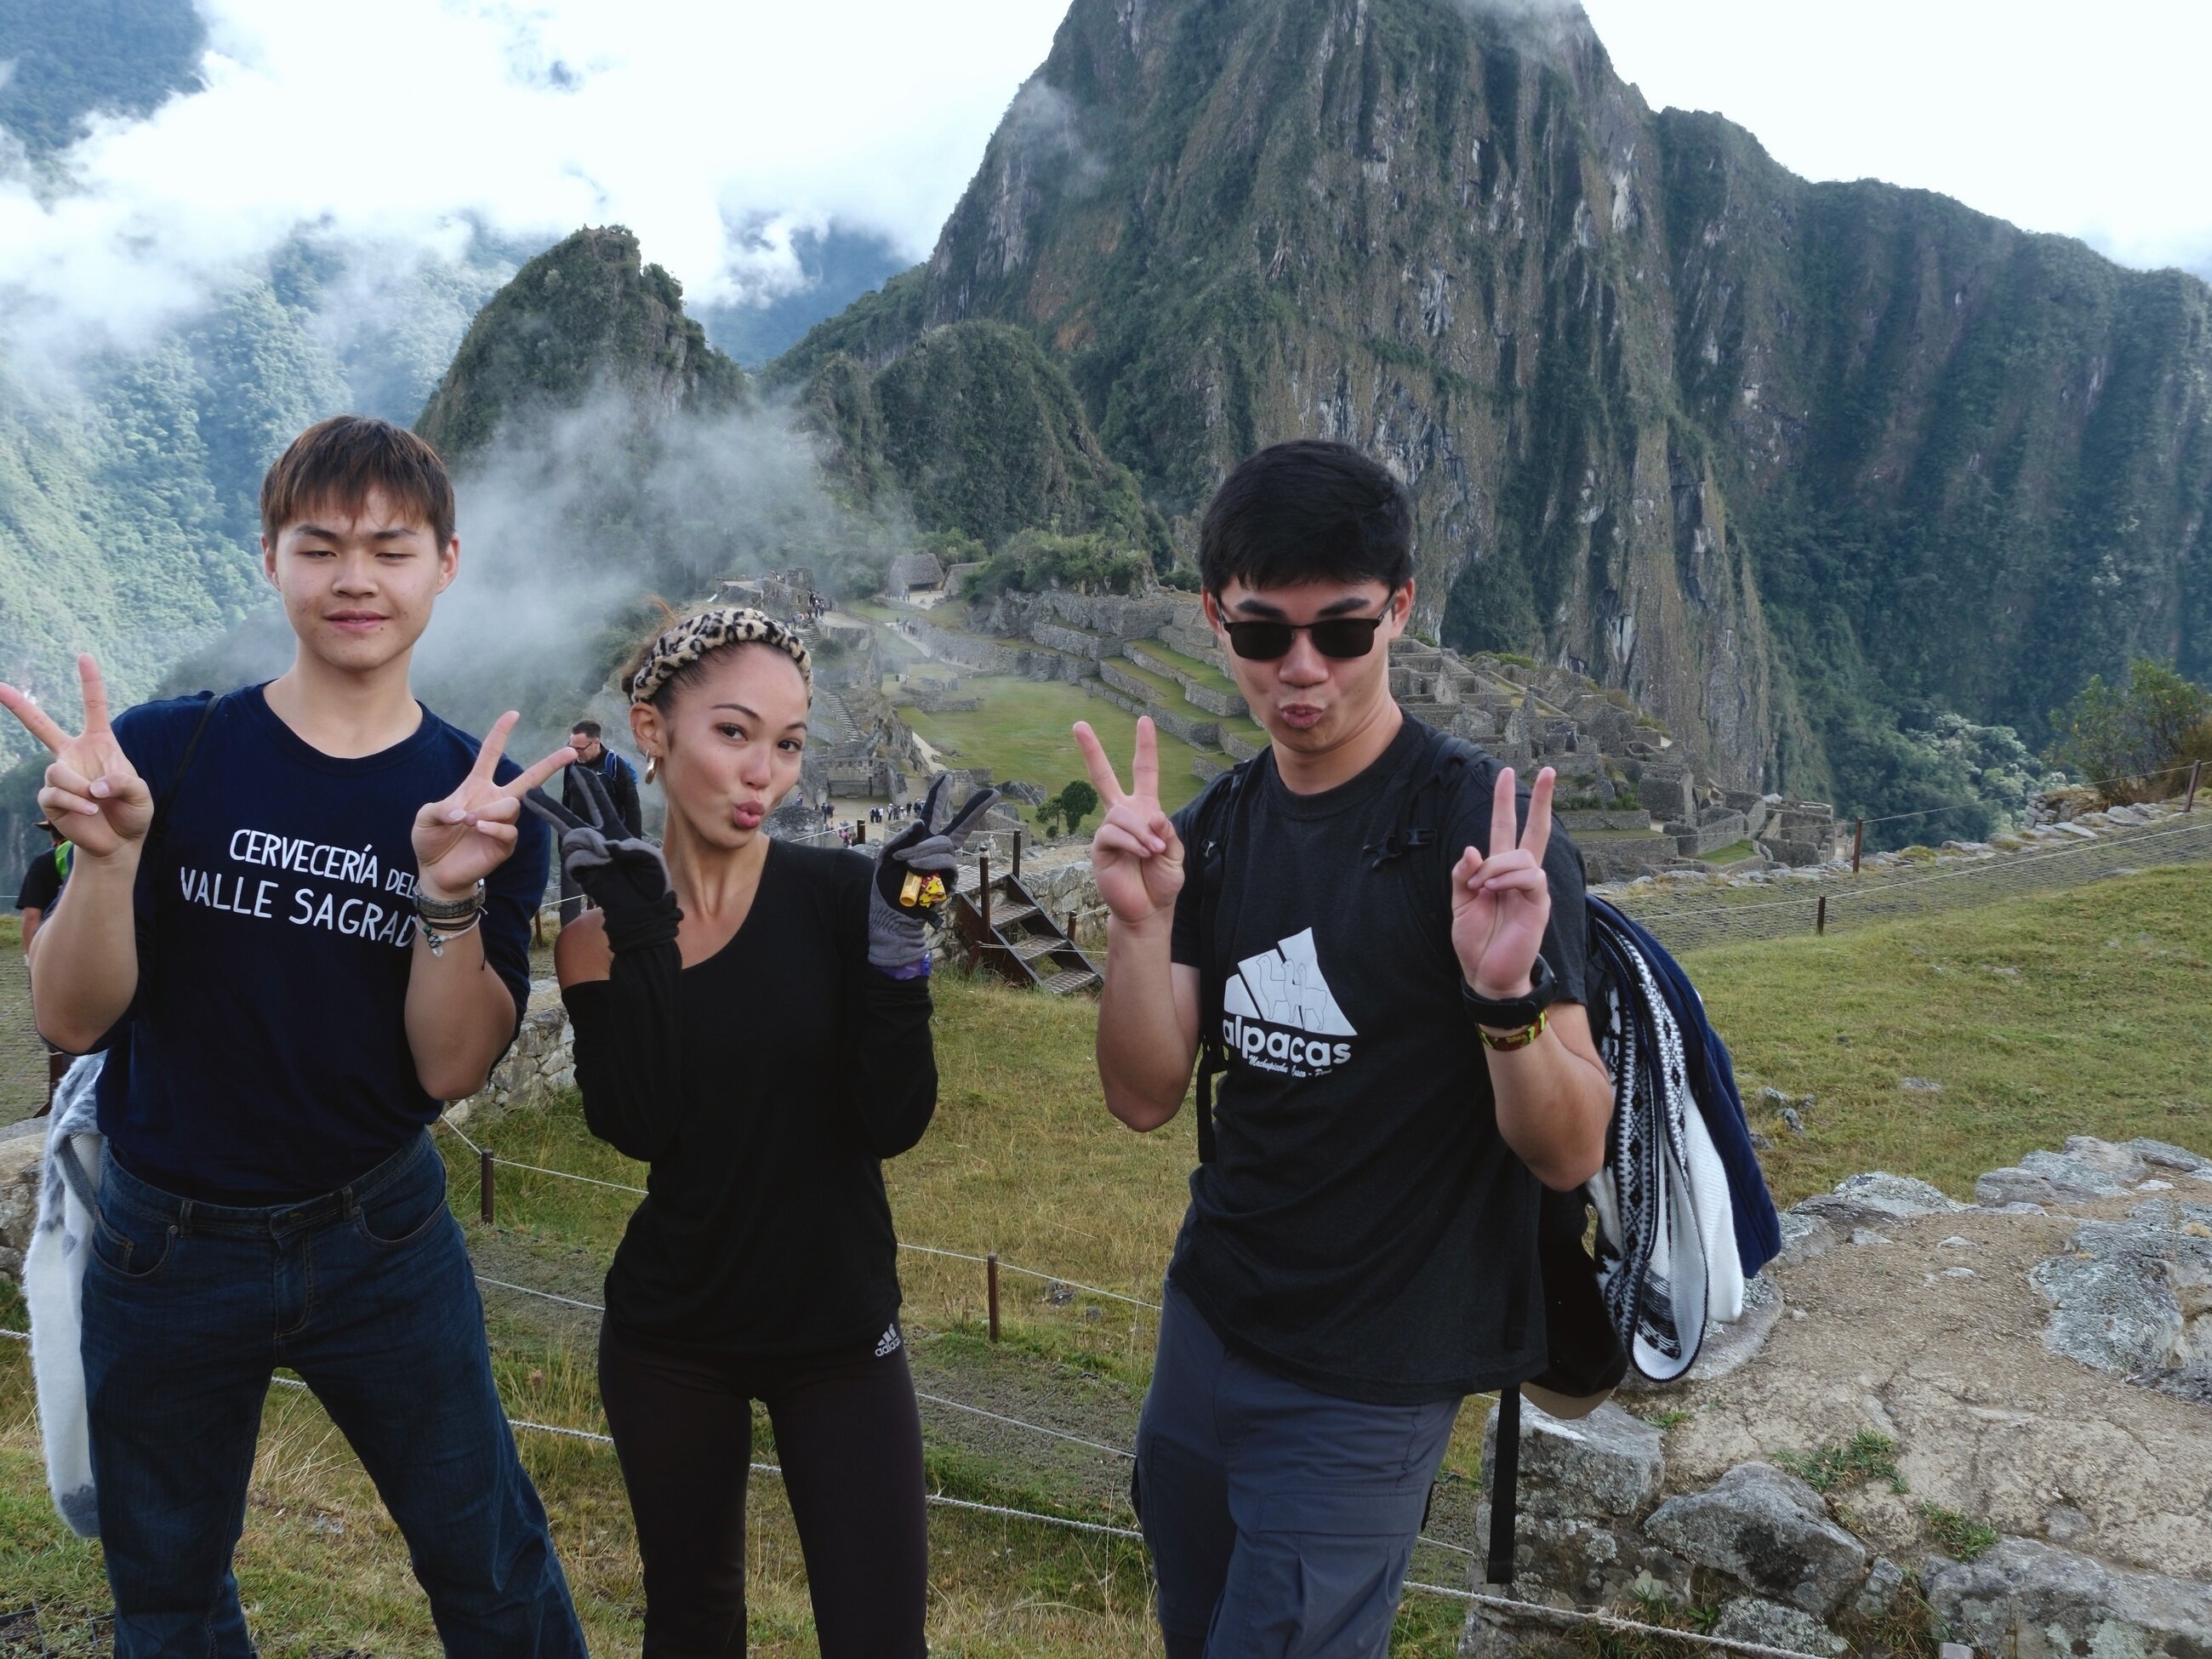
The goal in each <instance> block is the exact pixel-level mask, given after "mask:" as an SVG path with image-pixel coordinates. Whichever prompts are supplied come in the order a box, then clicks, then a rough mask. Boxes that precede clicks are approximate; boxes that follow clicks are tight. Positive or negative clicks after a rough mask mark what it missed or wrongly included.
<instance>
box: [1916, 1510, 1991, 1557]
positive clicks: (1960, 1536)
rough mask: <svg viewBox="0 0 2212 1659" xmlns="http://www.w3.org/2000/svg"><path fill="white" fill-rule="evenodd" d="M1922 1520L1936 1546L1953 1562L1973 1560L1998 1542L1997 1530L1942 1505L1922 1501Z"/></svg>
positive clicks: (1986, 1523)
mask: <svg viewBox="0 0 2212 1659" xmlns="http://www.w3.org/2000/svg"><path fill="white" fill-rule="evenodd" d="M1920 1519H1921V1521H1922V1522H1923V1523H1924V1524H1925V1525H1926V1527H1927V1528H1928V1535H1929V1537H1930V1538H1932V1539H1934V1540H1935V1541H1936V1547H1937V1548H1938V1549H1940V1550H1942V1552H1943V1553H1944V1554H1946V1555H1948V1556H1949V1557H1950V1558H1951V1559H1953V1560H1954V1561H1971V1560H1972V1559H1974V1558H1975V1557H1976V1556H1978V1555H1979V1554H1981V1553H1982V1552H1983V1551H1984V1550H1986V1549H1988V1548H1989V1547H1990V1545H1992V1544H1994V1543H1996V1541H1997V1530H1996V1528H1995V1527H1992V1526H1990V1524H1989V1523H1988V1522H1984V1521H1976V1520H1974V1519H1972V1517H1971V1516H1965V1515H1961V1514H1960V1512H1959V1511H1958V1510H1947V1509H1945V1508H1944V1507H1943V1506H1942V1504H1922V1505H1921V1506H1920Z"/></svg>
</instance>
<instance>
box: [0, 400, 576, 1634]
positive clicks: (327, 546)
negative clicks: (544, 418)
mask: <svg viewBox="0 0 2212 1659" xmlns="http://www.w3.org/2000/svg"><path fill="white" fill-rule="evenodd" d="M261 518H262V532H263V534H262V562H263V568H264V572H265V573H266V574H267V575H268V577H269V580H270V581H271V582H272V583H273V584H274V585H275V586H276V590H277V592H279V594H281V595H282V597H283V605H284V609H285V612H286V614H287V616H288V617H289V620H290V622H291V624H292V628H293V631H294V633H295V635H297V636H298V641H299V643H298V648H297V652H296V654H295V658H294V660H293V664H292V666H291V667H290V668H289V670H287V671H285V672H284V673H283V674H282V675H280V676H279V677H278V678H276V679H274V680H271V681H270V682H269V683H268V684H265V685H254V686H246V687H244V688H242V689H240V690H235V691H231V692H228V693H227V694H225V695H223V696H219V697H213V698H210V696H209V695H208V694H207V693H204V692H203V693H201V694H200V695H199V696H192V697H180V698H176V699H173V700H171V701H168V702H154V703H147V704H143V705H141V706H140V707H138V708H133V709H131V710H129V711H128V712H127V713H125V714H123V715H122V716H121V717H120V718H119V719H118V720H116V721H115V722H114V725H113V726H112V727H111V726H110V725H109V723H108V718H107V708H106V694H105V692H104V690H103V689H102V687H101V684H100V673H99V670H98V669H97V667H96V666H95V665H94V663H93V661H92V659H91V658H89V657H83V658H80V659H78V667H79V671H80V673H81V675H82V681H83V690H84V729H83V731H82V733H81V734H80V735H77V736H75V737H72V736H70V735H69V734H68V733H67V732H64V731H63V730H62V729H61V728H60V727H59V726H57V725H56V724H55V723H54V721H53V720H52V719H50V718H49V717H48V716H47V715H46V714H44V713H43V712H42V711H40V709H39V708H37V706H36V705H35V704H33V702H31V701H30V700H29V699H28V698H27V697H26V696H24V695H23V694H22V693H21V692H18V691H15V690H12V689H10V688H8V687H0V703H4V705H5V706H6V707H7V708H9V710H10V711H11V712H13V713H14V714H15V716H16V717H17V718H18V719H19V720H21V721H22V723H23V724H24V726H27V728H28V729H29V730H30V732H31V733H32V735H33V736H34V737H36V738H39V739H40V741H41V742H42V743H44V744H46V746H47V747H48V748H49V749H50V750H52V751H53V756H54V759H53V763H52V765H51V766H49V767H48V768H47V769H46V784H45V787H43V788H41V789H40V792H39V804H40V806H41V807H42V808H43V809H44V810H45V811H46V814H47V815H48V816H49V817H51V818H52V820H53V822H54V823H57V824H58V825H60V826H61V827H62V829H63V830H64V833H65V834H66V835H67V836H68V837H69V839H70V841H71V842H74V843H75V845H76V864H75V868H74V869H73V870H72V872H71V874H70V884H69V889H68V892H67V894H66V896H65V897H64V902H62V903H61V904H60V905H59V906H58V907H57V908H55V910H54V911H53V913H52V915H51V916H49V917H48V918H47V920H46V925H45V926H44V927H41V928H40V930H39V935H38V938H37V939H36V940H35V942H34V943H33V946H32V949H31V953H30V966H31V994H32V1004H33V1011H34V1012H35V1014H36V1016H37V1018H38V1024H39V1029H40V1031H41V1032H42V1033H43V1034H44V1035H45V1036H46V1038H47V1040H48V1041H49V1042H53V1043H54V1044H56V1045H57V1046H58V1047H60V1048H65V1049H68V1050H70V1051H72V1052H75V1053H88V1052H91V1051H94V1050H98V1051H100V1052H102V1053H104V1054H105V1055H106V1061H105V1065H104V1068H103V1070H102V1073H101V1075H100V1084H99V1096H98V1100H99V1109H100V1129H101V1130H102V1132H103V1133H105V1134H106V1138H107V1157H106V1162H105V1164H104V1167H103V1169H102V1171H101V1176H100V1206H99V1214H98V1217H97V1221H96V1225H95V1227H94V1239H93V1243H92V1255H91V1260H90V1261H89V1262H88V1266H87V1271H86V1274H85V1282H84V1337H83V1355H84V1366H85V1381H86V1386H87V1391H88V1404H89V1413H90V1428H91V1449H92V1465H93V1473H94V1484H95V1486H96V1503H97V1515H98V1522H99V1528H100V1536H101V1539H102V1541H103V1543H104V1546H105V1548H106V1565H107V1575H108V1583H109V1587H110V1589H111V1590H112V1594H113V1596H114V1600H115V1646H116V1651H117V1653H118V1655H120V1656H124V1659H143V1656H155V1655H159V1656H169V1655H177V1656H184V1655H187V1654H189V1655H191V1656H194V1659H203V1656H207V1655H210V1654H214V1655H217V1656H221V1659H233V1656H246V1655H250V1654H252V1651H253V1646H252V1640H251V1638H249V1637H248V1635H247V1633H246V1620H245V1615H244V1613H243V1611H242V1609H241V1607H240V1601H239V1594H238V1585H237V1581H236V1580H235V1578H234V1577H233V1576H232V1573H231V1557H232V1553H233V1552H234V1549H235V1547H236V1546H237V1541H238V1538H239V1534H240V1530H241V1528H242V1526H243V1523H244V1520H245V1511H246V1488H247V1482H248V1480H249V1478H250V1477H251V1475H252V1468H253V1454H254V1443H255V1440H256V1437H257V1435H258V1430H259V1426H260V1420H261V1407H262V1401H263V1397H264V1395H265V1394H266V1393H267V1391H268V1388H269V1381H270V1373H271V1371H272V1370H274V1368H275V1367H276V1366H279V1365H286V1366H289V1367H291V1368H292V1369H293V1370H295V1371H297V1372H298V1373H299V1375H300V1376H301V1377H302V1378H304V1379H305V1380H306V1382H307V1385H308V1387H309V1388H311V1389H313V1390H314V1393H315V1395H316V1396H317V1398H318V1399H319V1400H320V1401H322V1403H323V1405H324V1407H325V1409H326V1410H327V1411H328V1412H329V1413H330V1415H331V1419H332V1420H333V1421H335V1422H336V1423H337V1425H338V1427H339V1429H340V1430H341V1431H343V1433H344V1434H345V1436H346V1437H347V1439H348V1440H349V1442H350V1443H352V1445H353V1447H354V1449H355V1450H356V1452H357V1453H358V1454H359V1455H360V1456H361V1460H362V1463H363V1465H364V1466H365V1467H366V1468H368V1472H369V1474H370V1475H371V1477H372V1478H373V1479H374V1480H375V1482H376V1485H377V1490H378V1491H379V1492H380V1494H381V1495H382V1497H383V1498H384V1500H385V1502H386V1505H387V1506H388V1507H389V1508H390V1510H391V1511H392V1517H393V1519H394V1520H395V1521H397V1522H398V1525H399V1528H400V1531H401V1533H402V1534H404V1537H405V1538H406V1541H407V1545H408V1549H409V1553H410V1557H411V1559H412V1560H413V1562H414V1565H415V1570H416V1576H417V1577H419V1578H420V1580H421V1581H422V1585H423V1588H424V1589H426V1590H427V1591H428V1594H429V1597H430V1606H431V1612H432V1614H433V1616H434V1617H435V1619H436V1620H437V1625H438V1630H439V1634H440V1636H441V1638H442V1640H443V1643H444V1645H445V1650H446V1651H447V1653H449V1654H455V1655H470V1656H478V1655H481V1656H494V1655H497V1656H526V1655H529V1656H537V1655H549V1656H550V1655H558V1656H569V1655H580V1654H581V1653H582V1652H583V1651H584V1644H583V1638H582V1635H581V1632H580V1631H579V1629H578V1627H577V1624H576V1617H575V1613H574V1608H573V1607H572V1606H571V1604H570V1601H569V1596H568V1585H567V1583H566V1581H565V1580H564V1578H563V1577H562V1571H561V1565H560V1562H559V1560H558V1559H556V1556H555V1554H554V1551H553V1547H552V1541H551V1539H550V1535H549V1534H548V1532H547V1528H546V1522H545V1513H544V1507H543V1506H542V1505H541V1504H540V1503H539V1502H538V1494H537V1492H536V1491H535V1490H534V1489H533V1488H532V1486H531V1483H530V1480H529V1477H528V1476H527V1475H526V1474H525V1473H524V1472H523V1469H522V1467H521V1465H520V1462H519V1461H518V1459H517V1458H516V1455H515V1449H514V1442H513V1435H512V1434H511V1432H510V1431H509V1430H508V1428H507V1421H506V1418H505V1416H504V1413H502V1411H501V1407H500V1403H499V1397H498V1395H497V1393H496V1392H495V1389H494V1388H493V1384H492V1376H491V1365H490V1357H489V1353H488V1352H487V1351H486V1348H485V1344H484V1335H483V1312H482V1308H481V1305H480V1304H479V1303H478V1301H477V1291H476V1285H475V1282H474V1279H473V1277H472V1273H471V1267H470V1263H469V1258H468V1255H467V1252H466V1250H465V1248H464V1246H463V1242H462V1238H461V1234H460V1231H459V1228H458V1226H456V1225H455V1224H454V1222H453V1218H452V1217H451V1216H450V1215H449V1214H448V1213H447V1209H446V1203H445V1176H444V1165H443V1164H442V1163H441V1160H440V1158H439V1157H438V1154H437V1152H436V1151H435V1148H434V1147H433V1146H431V1144H430V1139H429V1136H428V1133H427V1126H428V1124H429V1123H430V1122H431V1121H432V1120H433V1119H434V1118H435V1117H436V1115H437V1114H438V1111H439V1109H440V1104H441V1102H444V1101H447V1100H458V1099H460V1098H462V1097H465V1096H467V1095H470V1094H472V1093H474V1092H475V1091H477V1089H479V1088H481V1087H482V1086H483V1082H484V1079H485V1078H486V1076H487V1075H488V1074H489V1072H490V1070H491V1068H492V1066H493V1065H494V1064H495V1063H496V1061H497V1060H499V1058H500V1056H501V1054H503V1053H504V1052H505V1051H506V1049H507V1045H508V1044H509V1043H510V1042H513V1038H514V1034H515V1031H516V1030H517V1029H518V1027H519V1024H520V1018H521V1014H522V1011H523V1008H524V1006H525V1004H526V1000H527V998H528V994H529V975H528V944H527V939H528V931H529V921H530V917H531V915H532V912H533V911H534V910H535V909H536V908H537V905H538V899H539V896H540V895H541V894H542V893H543V891H544V884H545V870H546V859H547V852H548V848H547V836H546V833H545V831H544V829H543V828H542V827H541V826H540V825H539V824H538V822H537V820H536V819H534V818H532V817H529V816H527V815H525V814H524V813H522V811H521V810H520V809H521V796H522V795H523V793H525V792H526V790H527V789H529V788H530V787H533V786H535V785H536V784H538V782H540V781H543V780H544V779H545V778H546V777H548V776H550V775H551V774H552V773H553V772H554V771H555V770H556V769H558V768H559V767H560V766H561V765H562V764H563V763H566V762H567V761H568V759H569V758H570V751H569V750H566V749H562V750H557V751H556V753H554V754H553V755H551V756H549V757H547V758H546V759H544V760H543V761H540V762H539V763H538V764H537V765H536V766H534V767H532V768H531V769H529V770H528V771H526V772H518V771H517V769H516V768H515V767H514V765H513V763H512V762H507V761H504V760H502V759H501V750H502V748H503V747H504V745H505V743H506V740H507V733H508V732H510V731H511V730H512V729H513V726H514V723H515V718H516V717H515V716H514V715H513V714H507V715H505V716H503V717H502V718H501V720H499V722H498V723H497V724H496V725H495V726H494V727H493V728H492V731H491V734H490V735H489V737H488V738H485V739H484V740H483V743H482V744H478V742H477V740H476V739H475V738H471V737H470V736H469V735H468V734H467V733H465V732H460V731H458V730H456V729H455V728H454V727H453V726H448V725H447V724H446V722H445V721H443V720H440V719H439V718H438V717H437V716H436V715H435V714H432V713H431V712H430V711H429V710H428V709H427V708H423V707H422V704H420V703H418V702H416V700H415V697H414V696H413V694H412V692H411V691H410V690H409V684H408V669H409V663H410V658H411V657H412V654H413V651H414V647H415V642H416V640H417V639H418V638H420V637H421V635H422V629H423V628H424V627H425V625H426V624H427V623H428V622H429V619H430V611H431V606H432V604H433V602H434V601H435V599H436V598H437V596H438V595H439V594H440V593H441V592H444V590H445V589H446V587H447V585H448V584H450V583H451V582H452V581H453V579H454V576H455V574H457V572H458V570H459V559H460V543H459V538H457V537H456V536H455V535H454V533H453V486H452V484H451V483H450V481H449V480H448V479H447V475H446V471H445V468H444V466H443V465H441V462H440V461H439V459H438V457H437V455H436V454H435V453H434V452H433V451H432V450H431V448H430V447H429V446H428V445H427V444H425V443H423V442H422V440H420V439H419V438H416V437H415V436H414V435H412V434H410V433H408V432H405V431H403V430H401V429H400V428H396V427H393V426H391V425H389V424H387V423H386V422H381V421H374V420H367V419H363V418H361V417H357V416H341V417H340V418H338V419H336V420H331V421H325V422H323V423H321V424H320V425H319V426H315V427H313V428H309V429H308V430H307V432H305V433H303V434H301V436H300V437H299V438H298V439H296V440H295V441H294V442H293V444H292V446H291V447H290V448H289V449H288V450H286V451H285V453H284V454H283V457H282V458H281V459H278V461H277V462H276V465H274V466H273V467H271V468H270V471H269V474H268V477H266V479H264V482H263V484H262V491H261Z"/></svg>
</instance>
